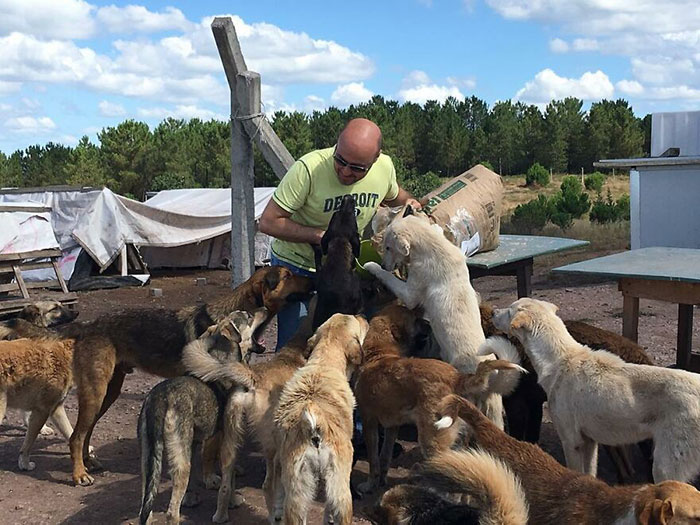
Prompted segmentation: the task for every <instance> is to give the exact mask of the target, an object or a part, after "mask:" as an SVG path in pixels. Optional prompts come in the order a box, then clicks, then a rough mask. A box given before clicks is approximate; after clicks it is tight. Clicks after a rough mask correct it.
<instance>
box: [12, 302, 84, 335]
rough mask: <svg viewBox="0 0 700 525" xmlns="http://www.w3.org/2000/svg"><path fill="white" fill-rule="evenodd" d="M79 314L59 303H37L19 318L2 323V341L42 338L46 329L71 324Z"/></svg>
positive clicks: (26, 309) (24, 311)
mask: <svg viewBox="0 0 700 525" xmlns="http://www.w3.org/2000/svg"><path fill="white" fill-rule="evenodd" d="M76 317H78V312H77V311H75V310H71V309H70V308H68V307H67V306H63V305H62V304H61V303H59V302H58V301H36V302H35V303H33V304H30V305H27V306H25V307H24V308H22V310H20V312H19V313H18V314H17V317H15V318H13V319H8V320H6V321H1V322H0V340H2V339H19V338H20V337H42V336H43V335H45V334H46V333H47V330H46V328H50V327H54V326H59V325H64V324H66V323H70V322H71V321H73V320H74V319H75V318H76Z"/></svg>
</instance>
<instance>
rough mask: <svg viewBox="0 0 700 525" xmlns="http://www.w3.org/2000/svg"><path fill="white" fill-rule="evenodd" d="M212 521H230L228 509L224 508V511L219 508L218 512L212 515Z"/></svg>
mask: <svg viewBox="0 0 700 525" xmlns="http://www.w3.org/2000/svg"><path fill="white" fill-rule="evenodd" d="M211 521H213V522H214V523H226V522H227V521H228V509H224V510H223V511H222V512H219V510H218V509H217V510H216V514H214V515H213V516H212V518H211Z"/></svg>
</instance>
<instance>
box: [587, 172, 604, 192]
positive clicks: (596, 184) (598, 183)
mask: <svg viewBox="0 0 700 525" xmlns="http://www.w3.org/2000/svg"><path fill="white" fill-rule="evenodd" d="M604 183H605V174H603V173H601V172H599V171H596V172H594V173H591V174H590V175H586V177H585V178H584V179H583V184H584V185H585V186H586V189H587V190H588V191H595V192H597V193H600V192H601V191H603V184H604Z"/></svg>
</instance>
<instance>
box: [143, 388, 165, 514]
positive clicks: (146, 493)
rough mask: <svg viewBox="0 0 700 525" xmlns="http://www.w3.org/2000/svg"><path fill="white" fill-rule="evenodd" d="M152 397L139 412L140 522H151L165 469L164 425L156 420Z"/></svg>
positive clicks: (147, 398)
mask: <svg viewBox="0 0 700 525" xmlns="http://www.w3.org/2000/svg"><path fill="white" fill-rule="evenodd" d="M149 400H150V397H146V400H145V401H144V403H143V407H142V408H141V413H140V414H139V422H138V427H137V434H138V439H139V444H140V445H141V510H140V511H139V522H140V523H141V525H145V524H147V523H148V522H149V520H150V517H151V512H152V511H153V502H154V501H155V499H156V496H157V495H158V482H159V481H160V474H161V471H162V469H163V440H164V437H163V426H162V425H159V424H157V422H156V421H154V417H155V414H152V413H151V412H152V410H151V403H150V402H149Z"/></svg>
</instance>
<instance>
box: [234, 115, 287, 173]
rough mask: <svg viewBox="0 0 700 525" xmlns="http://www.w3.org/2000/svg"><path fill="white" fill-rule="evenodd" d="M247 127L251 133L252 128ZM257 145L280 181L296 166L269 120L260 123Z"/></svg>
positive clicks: (256, 137) (256, 138)
mask: <svg viewBox="0 0 700 525" xmlns="http://www.w3.org/2000/svg"><path fill="white" fill-rule="evenodd" d="M251 125H252V124H248V125H247V126H246V130H247V131H248V132H249V133H250V129H249V128H250V126H251ZM255 143H256V144H257V145H258V147H259V148H260V152H261V153H262V154H263V157H265V160H266V161H267V163H268V164H269V165H270V167H271V168H272V171H274V172H275V175H277V178H278V179H282V177H284V175H285V174H286V173H287V171H288V170H289V168H291V167H292V164H294V157H292V154H291V153H289V150H287V147H286V146H285V145H284V143H283V142H282V141H281V140H280V138H279V137H278V136H277V134H276V133H275V132H274V130H273V129H272V126H270V123H269V122H268V121H267V120H263V121H262V122H261V123H260V131H259V133H258V134H257V135H255Z"/></svg>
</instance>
